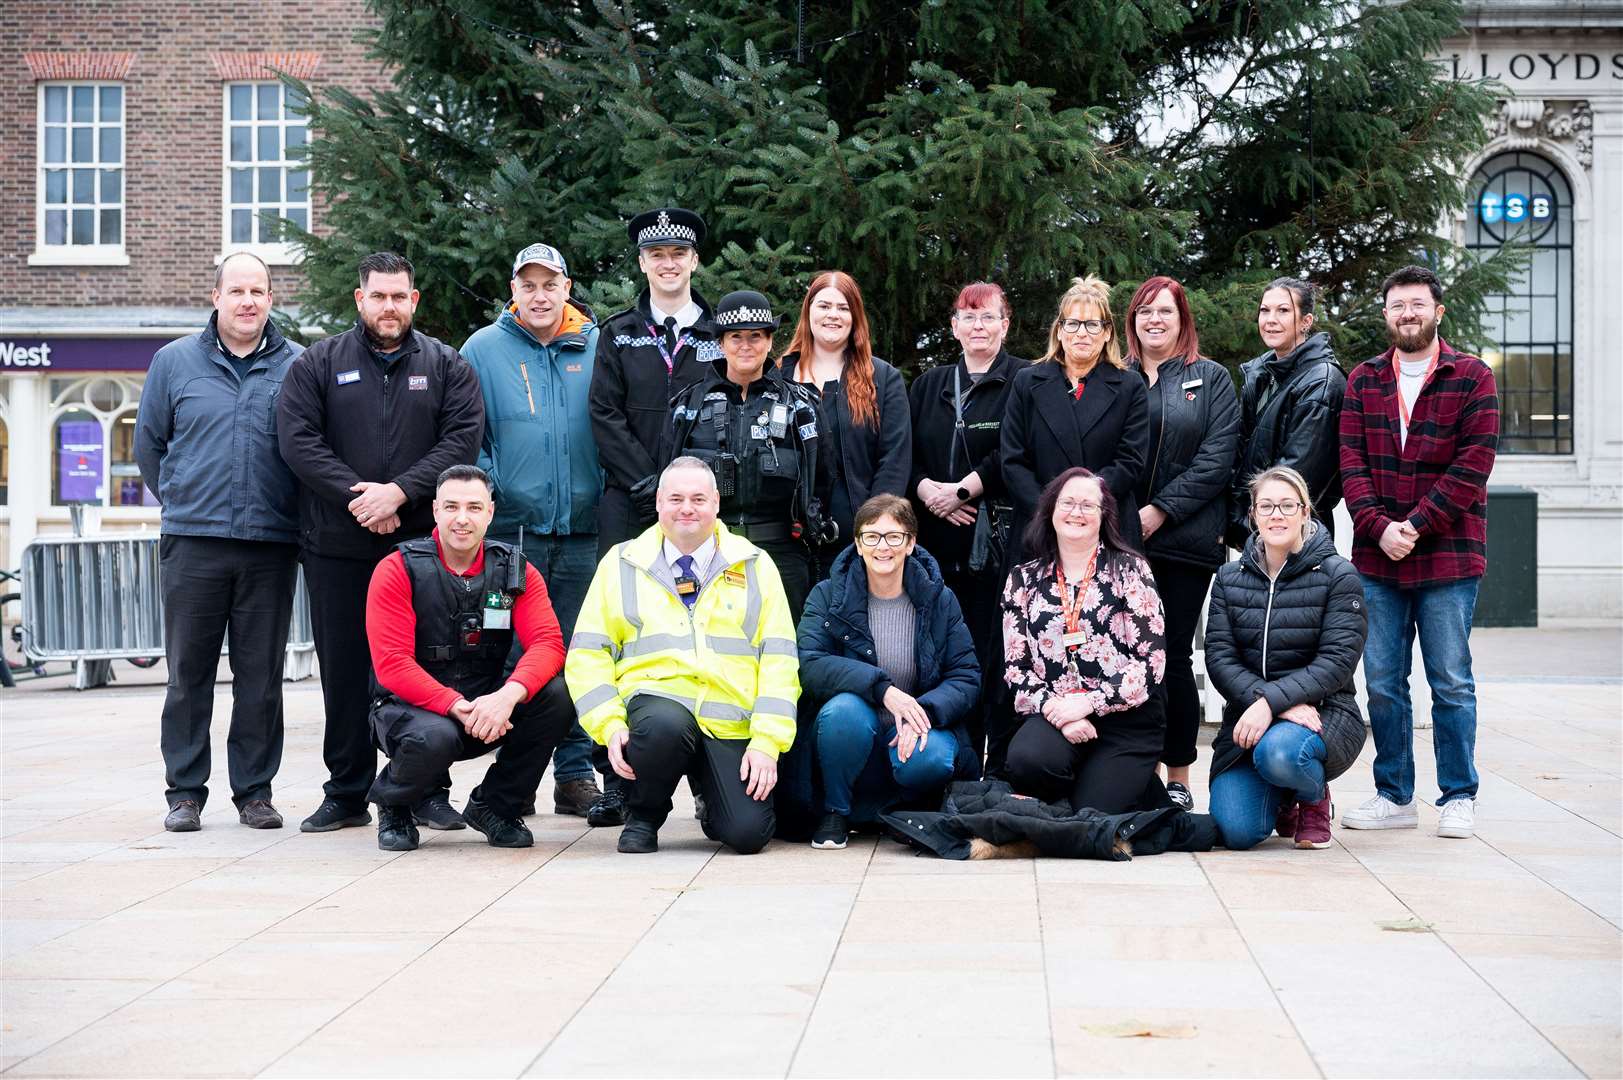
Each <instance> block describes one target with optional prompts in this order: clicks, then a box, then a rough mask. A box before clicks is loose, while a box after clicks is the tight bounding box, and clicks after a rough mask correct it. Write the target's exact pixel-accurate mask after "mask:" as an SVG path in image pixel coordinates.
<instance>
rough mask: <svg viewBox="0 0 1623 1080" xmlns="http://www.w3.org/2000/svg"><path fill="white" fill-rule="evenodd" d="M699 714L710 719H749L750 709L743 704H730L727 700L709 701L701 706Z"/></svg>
mask: <svg viewBox="0 0 1623 1080" xmlns="http://www.w3.org/2000/svg"><path fill="white" fill-rule="evenodd" d="M699 715H700V716H702V717H705V718H706V719H708V720H748V719H749V718H750V714H749V710H748V709H746V708H744V707H743V706H742V705H729V704H728V703H727V702H725V701H707V702H705V703H704V704H703V705H702V706H700V707H699Z"/></svg>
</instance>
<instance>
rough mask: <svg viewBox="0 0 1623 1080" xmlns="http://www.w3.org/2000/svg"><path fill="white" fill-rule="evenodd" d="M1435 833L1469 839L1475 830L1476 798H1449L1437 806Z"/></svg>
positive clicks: (1453, 837) (1450, 837) (1458, 838)
mask: <svg viewBox="0 0 1623 1080" xmlns="http://www.w3.org/2000/svg"><path fill="white" fill-rule="evenodd" d="M1438 811H1439V814H1438V817H1437V835H1438V836H1446V837H1448V838H1449V839H1451V840H1469V839H1471V837H1472V836H1473V835H1474V834H1475V832H1476V800H1475V799H1450V800H1448V801H1447V802H1445V803H1444V804H1443V805H1442V806H1440V807H1438Z"/></svg>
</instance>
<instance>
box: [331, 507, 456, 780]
mask: <svg viewBox="0 0 1623 1080" xmlns="http://www.w3.org/2000/svg"><path fill="white" fill-rule="evenodd" d="M401 539H402V540H405V539H407V537H401ZM302 561H303V562H304V587H305V590H306V591H307V592H308V593H309V594H310V622H311V626H312V628H313V629H314V631H315V639H316V659H317V660H318V661H319V662H320V664H321V699H322V704H323V705H324V706H325V707H326V713H327V727H326V731H325V732H324V734H323V738H322V743H321V758H322V760H323V761H324V762H325V763H326V765H327V782H326V783H325V784H323V785H322V792H323V793H324V794H325V795H326V796H327V798H329V799H333V800H335V801H337V802H339V803H341V804H343V805H344V806H346V807H348V808H349V809H351V810H356V811H359V810H361V809H363V808H364V807H365V806H366V799H367V795H366V793H367V791H368V790H369V789H370V788H371V787H372V780H373V778H374V777H375V776H377V769H378V755H377V749H376V748H375V747H374V746H373V744H372V723H371V721H370V719H368V716H369V714H370V712H371V710H372V651H371V649H370V648H369V647H368V645H367V641H366V590H367V586H369V585H371V584H372V571H373V569H375V568H376V566H377V563H376V562H374V561H372V560H370V559H334V558H330V557H328V556H326V555H317V554H315V553H313V552H309V551H306V552H305V553H304V555H303V557H302ZM450 787H451V778H450V775H449V774H446V775H445V776H444V778H443V782H442V783H441V784H440V785H439V790H442V791H449V790H450Z"/></svg>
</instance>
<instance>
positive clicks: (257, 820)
mask: <svg viewBox="0 0 1623 1080" xmlns="http://www.w3.org/2000/svg"><path fill="white" fill-rule="evenodd" d="M237 820H238V821H240V822H242V823H243V824H244V825H246V826H248V827H249V828H250V829H280V828H281V827H282V815H281V814H279V813H277V812H276V807H274V806H272V805H271V804H270V800H269V799H249V800H248V801H247V802H245V803H243V804H242V806H241V807H239V808H238V810H237Z"/></svg>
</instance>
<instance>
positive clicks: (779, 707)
mask: <svg viewBox="0 0 1623 1080" xmlns="http://www.w3.org/2000/svg"><path fill="white" fill-rule="evenodd" d="M755 711H756V712H764V713H770V714H772V715H773V716H787V717H790V718H791V719H792V718H793V717H794V715H795V703H794V702H792V701H785V700H783V699H782V698H781V697H758V698H756V699H755Z"/></svg>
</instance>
